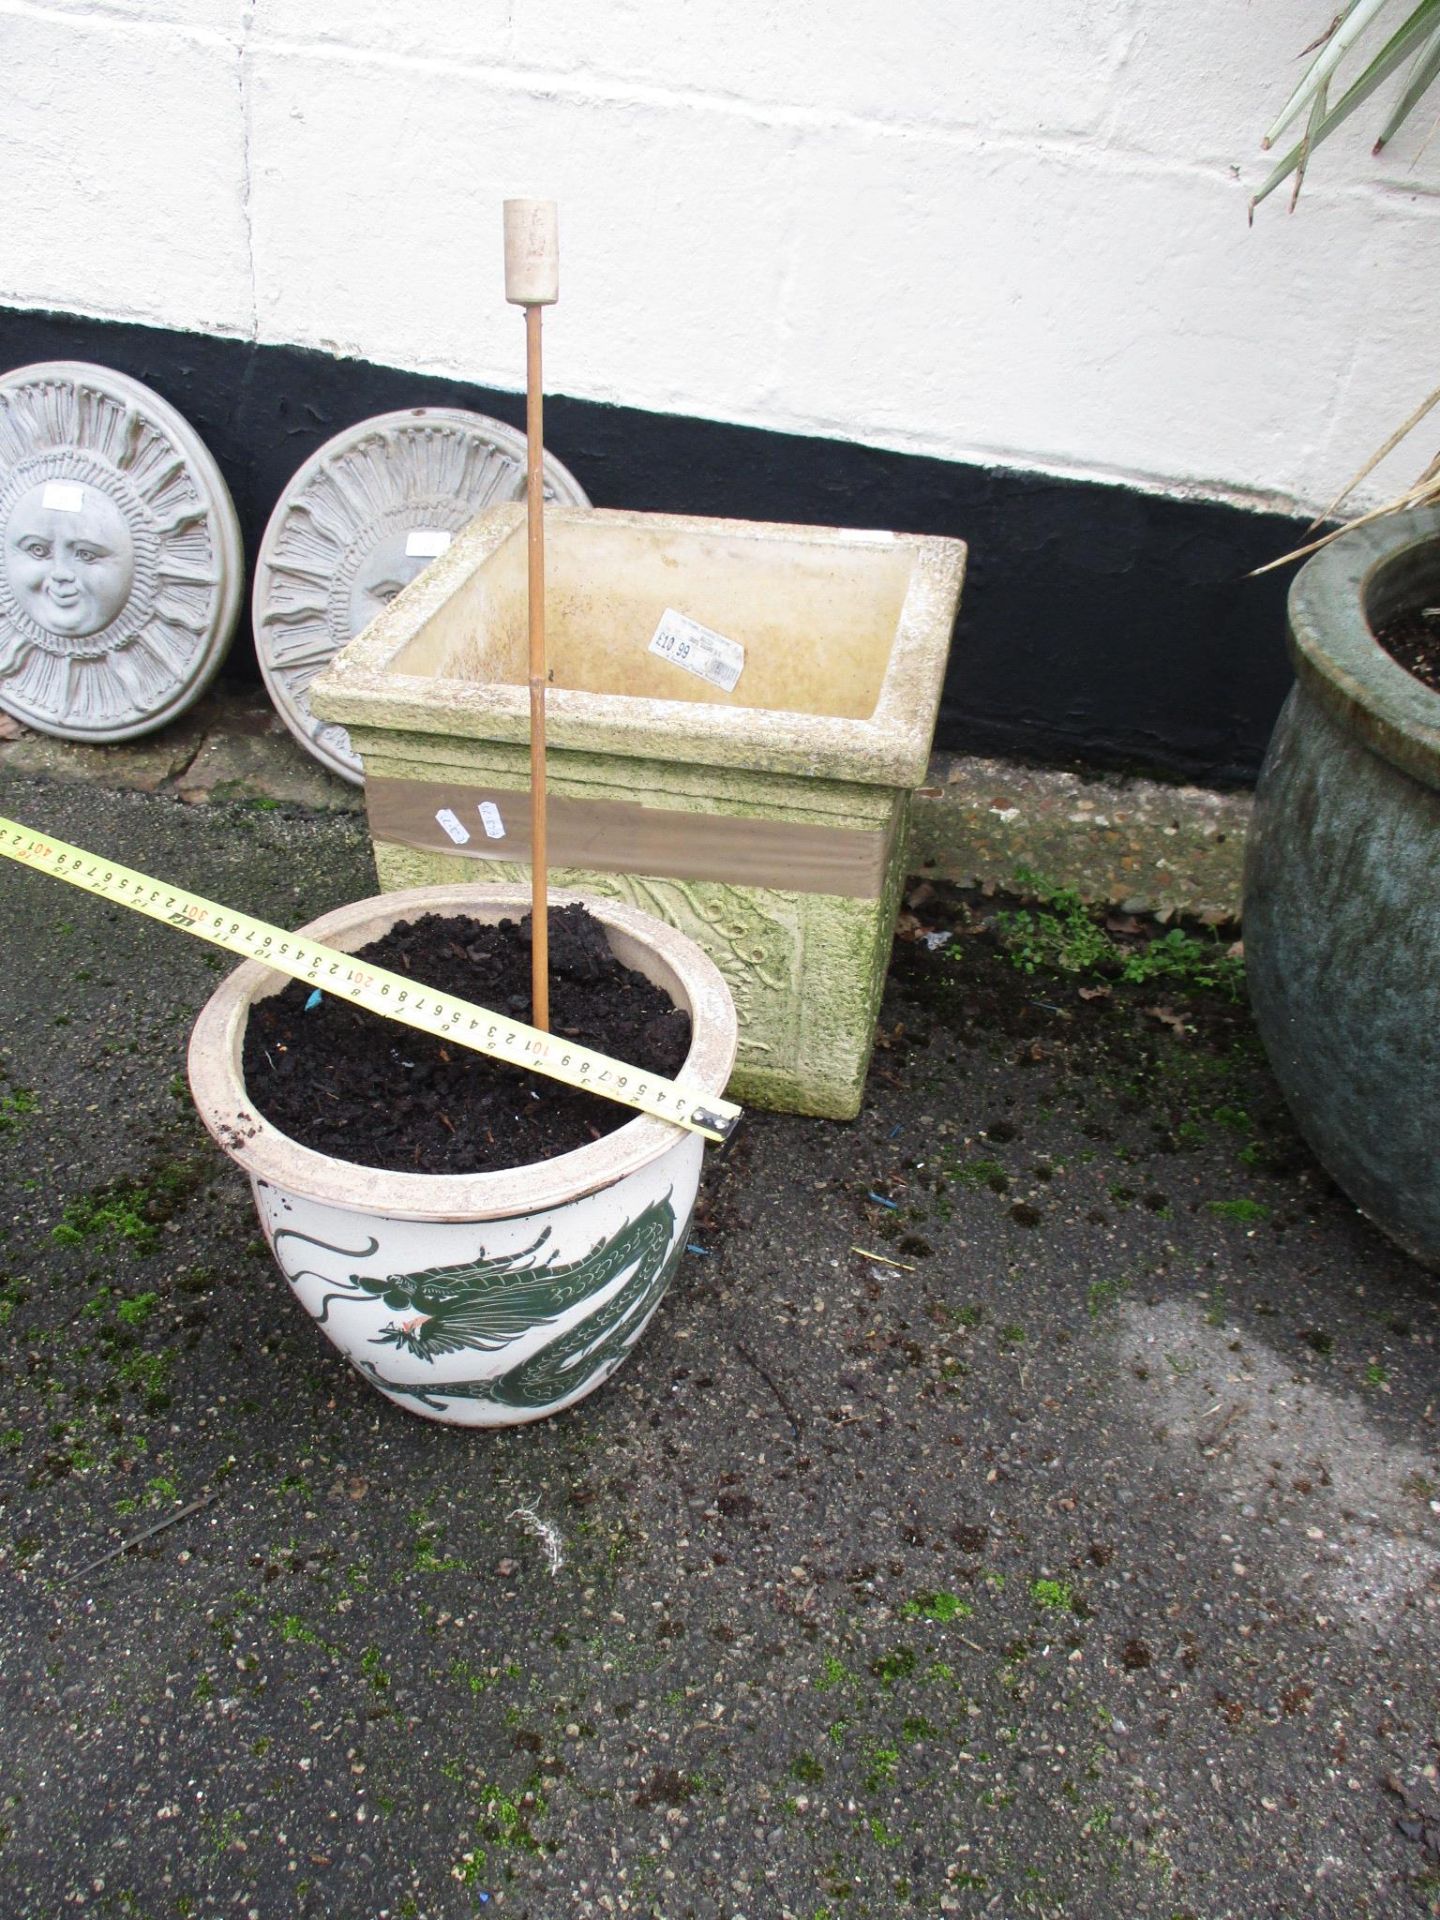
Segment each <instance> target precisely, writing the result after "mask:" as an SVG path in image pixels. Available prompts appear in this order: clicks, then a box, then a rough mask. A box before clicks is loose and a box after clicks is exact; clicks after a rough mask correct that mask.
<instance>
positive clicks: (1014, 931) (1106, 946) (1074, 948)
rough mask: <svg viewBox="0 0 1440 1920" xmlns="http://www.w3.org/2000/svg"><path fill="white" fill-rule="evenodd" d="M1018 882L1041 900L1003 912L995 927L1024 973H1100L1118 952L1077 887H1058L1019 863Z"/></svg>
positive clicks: (1016, 873)
mask: <svg viewBox="0 0 1440 1920" xmlns="http://www.w3.org/2000/svg"><path fill="white" fill-rule="evenodd" d="M1015 884H1016V885H1017V886H1018V887H1019V888H1020V890H1021V891H1022V892H1023V893H1025V894H1027V895H1028V896H1029V897H1030V898H1032V899H1033V900H1035V901H1036V902H1037V903H1038V904H1037V905H1036V906H1035V907H1034V908H1029V907H1020V908H1017V909H1015V910H1013V911H1007V912H1005V913H1000V914H997V915H996V916H995V927H996V931H997V933H998V934H999V936H1000V944H1001V946H1002V947H1003V948H1004V949H1005V952H1006V953H1007V954H1008V955H1009V956H1010V961H1011V964H1012V965H1013V966H1015V967H1018V968H1019V970H1020V972H1021V973H1038V972H1040V971H1041V970H1042V969H1044V970H1045V971H1047V972H1052V973H1053V972H1061V973H1094V972H1095V971H1096V970H1097V969H1099V968H1100V967H1101V966H1103V965H1104V964H1105V962H1107V961H1108V960H1110V959H1111V958H1112V957H1113V952H1114V949H1113V948H1112V946H1111V943H1110V941H1109V940H1108V939H1107V938H1106V937H1105V933H1104V931H1103V929H1102V928H1100V927H1098V926H1097V925H1096V924H1095V922H1094V921H1093V920H1092V919H1091V917H1090V911H1089V909H1088V908H1087V906H1086V905H1085V902H1084V901H1083V900H1082V899H1081V898H1080V896H1079V894H1078V893H1076V892H1074V891H1073V889H1071V888H1069V887H1057V886H1056V885H1055V884H1054V883H1053V881H1049V880H1046V879H1045V878H1044V877H1043V876H1042V875H1040V874H1038V873H1035V872H1033V871H1032V870H1031V869H1030V868H1029V867H1017V869H1016V871H1015Z"/></svg>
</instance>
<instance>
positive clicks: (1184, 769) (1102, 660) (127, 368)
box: [0, 308, 1298, 785]
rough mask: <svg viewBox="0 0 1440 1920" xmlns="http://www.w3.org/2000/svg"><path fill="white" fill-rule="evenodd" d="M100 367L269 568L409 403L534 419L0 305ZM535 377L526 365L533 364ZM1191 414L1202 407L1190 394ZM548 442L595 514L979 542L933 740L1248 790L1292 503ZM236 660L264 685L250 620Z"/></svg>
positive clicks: (461, 399)
mask: <svg viewBox="0 0 1440 1920" xmlns="http://www.w3.org/2000/svg"><path fill="white" fill-rule="evenodd" d="M36 360H89V361H94V362H97V363H98V364H100V365H102V366H106V367H112V368H116V369H118V370H119V371H120V372H122V373H128V374H130V375H132V376H133V377H134V378H135V379H137V380H143V381H144V382H145V383H146V384H147V385H148V386H151V387H153V388H154V389H155V391H156V392H157V393H159V394H161V395H162V396H163V397H164V398H165V399H167V400H169V401H170V402H171V404H172V405H173V406H175V407H178V408H179V410H180V411H181V413H183V414H184V415H185V416H186V418H187V419H188V420H189V421H190V422H191V423H192V425H193V426H194V427H195V429H196V430H197V432H198V433H199V434H200V435H201V437H202V438H203V439H204V440H205V442H206V444H207V445H208V446H209V448H210V450H211V452H212V453H213V454H214V456H215V458H216V460H217V461H218V463H219V465H220V468H221V471H222V472H223V473H224V475H225V479H226V482H227V484H228V485H229V487H230V490H231V493H232V494H233V495H234V499H235V506H236V509H237V511H238V513H239V515H240V523H241V527H242V529H243V531H244V535H245V545H246V551H247V555H248V557H249V558H250V560H251V561H252V562H253V559H254V556H255V552H256V550H257V548H258V546H259V543H260V537H261V535H262V533H263V532H264V529H265V523H266V521H267V520H268V518H269V516H270V512H271V509H272V508H273V506H274V504H275V501H276V500H277V498H278V497H279V494H280V491H281V489H282V488H283V487H284V485H285V484H286V482H287V481H288V480H289V479H290V477H291V475H292V474H293V473H294V471H295V469H296V468H297V467H298V466H299V465H300V464H301V462H302V461H303V460H304V459H306V458H307V456H308V455H309V454H311V453H312V452H313V451H314V450H315V448H316V447H318V446H319V445H320V444H321V443H322V442H323V441H325V440H327V439H328V438H329V437H330V436H331V434H333V433H336V432H338V431H339V430H340V429H341V428H342V427H346V426H349V425H351V424H353V423H354V422H355V421H357V420H363V419H365V418H366V417H367V416H368V415H370V414H375V413H384V412H388V411H390V410H392V409H394V408H397V407H405V406H458V407H468V408H471V409H472V410H474V411H476V412H479V413H485V414H489V415H491V416H492V417H493V418H496V419H500V420H505V421H507V422H509V424H510V425H511V426H515V427H520V428H523V427H524V423H525V422H524V399H523V396H522V395H519V394H514V393H498V392H495V391H493V390H491V389H490V388H487V387H473V386H467V385H465V384H464V383H463V382H460V381H455V380H439V379H434V378H431V377H427V376H425V375H421V374H414V373H406V372H403V371H401V370H400V369H397V368H394V367H382V366H375V365H372V364H370V363H369V362H367V361H361V360H334V359H331V358H330V357H329V356H327V355H325V354H320V353H311V352H308V351H305V350H303V349H301V348H298V347H269V346H257V345H254V344H253V343H250V342H248V341H241V340H228V339H216V338H211V337H209V336H206V335H203V334H194V333H180V332H169V331H166V330H163V329H160V328H156V327H139V326H121V325H116V324H114V323H111V322H106V321H100V320H89V319H84V318H82V317H80V316H77V315H72V314H56V313H40V312H32V311H25V310H19V309H14V308H0V371H3V370H7V369H10V368H13V367H19V366H23V365H25V364H27V363H29V362H31V361H36ZM517 375H518V368H517ZM1197 404H1198V402H1197ZM545 428H546V444H547V445H548V446H549V447H550V449H551V450H552V451H553V452H554V453H555V454H556V455H557V456H558V457H559V458H560V459H561V460H563V461H564V462H565V464H566V466H568V467H569V468H570V469H571V471H572V472H573V473H574V474H575V476H576V478H577V479H578V480H579V481H580V483H581V485H582V486H583V487H584V488H585V490H586V491H587V493H589V495H590V497H591V499H592V500H593V502H594V504H595V505H596V506H597V507H630V508H637V509H640V510H643V511H649V512H668V513H701V514H721V515H730V516H734V517H737V518H740V519H749V520H789V521H797V522H801V523H807V522H808V523H812V524H816V525H822V526H848V527H889V528H893V529H895V530H896V531H898V532H902V533H942V534H951V535H956V536H958V537H959V538H961V539H963V540H966V541H968V542H969V547H970V564H969V573H968V578H967V582H966V587H965V593H964V598H963V602H962V607H961V616H960V621H959V625H958V627H957V629H956V635H955V643H954V646H953V648H952V651H951V658H950V669H949V674H948V677H947V681H946V687H945V698H944V702H943V705H942V707H941V713H940V723H939V728H938V731H937V734H936V741H937V744H938V745H940V746H943V747H948V748H952V749H954V750H955V751H957V752H963V753H991V754H1007V755H1014V756H1023V757H1025V758H1029V759H1034V760H1042V761H1049V762H1052V763H1055V762H1058V763H1062V764H1066V765H1075V764H1081V765H1091V766H1095V767H1109V768H1115V767H1122V768H1133V769H1135V770H1137V771H1148V772H1155V773H1160V774H1165V775H1171V776H1179V777H1184V778H1188V779H1194V780H1199V781H1203V782H1208V783H1212V784H1221V785H1225V784H1236V783H1241V782H1245V781H1249V780H1252V779H1253V778H1254V776H1255V774H1256V772H1257V771H1258V768H1259V764H1260V759H1261V756H1262V755H1263V753H1264V749H1265V743H1266V740H1267V739H1268V737H1269V733H1270V728H1271V724H1272V723H1273V721H1274V718H1275V715H1276V713H1277V712H1278V711H1279V707H1280V703H1281V701H1282V699H1283V698H1284V695H1285V692H1286V689H1287V688H1288V686H1289V684H1290V673H1289V668H1288V666H1287V664H1286V661H1285V653H1284V598H1285V586H1286V581H1287V579H1288V574H1270V575H1267V576H1266V577H1265V578H1264V579H1261V580H1250V579H1247V578H1246V575H1247V573H1248V571H1249V569H1250V568H1252V567H1255V566H1258V565H1260V564H1261V563H1262V562H1264V561H1266V560H1270V559H1273V558H1274V557H1275V556H1276V555H1277V554H1280V553H1284V552H1285V551H1287V550H1288V548H1290V547H1291V546H1294V545H1295V544H1297V533H1298V525H1297V522H1295V521H1294V520H1291V519H1288V518H1286V517H1284V516H1282V515H1278V514H1265V513H1251V512H1246V511H1245V510H1244V509H1242V508H1238V507H1228V506H1223V505H1218V504H1215V503H1213V502H1206V501H1196V500H1175V499H1169V498H1165V497H1163V496H1161V495H1157V494H1148V493H1140V492H1137V491H1135V490H1133V489H1131V488H1127V487H1121V486H1113V485H1102V484H1099V483H1097V482H1094V481H1079V480H1059V479H1052V478H1050V477H1048V476H1044V475H1040V474H1033V473H1023V472H1017V471H1014V470H1011V469H1006V468H991V467H979V466H967V465H962V464H960V463H957V462H951V461H945V460H934V459H927V458H923V457H921V456H918V455H913V454H904V453H889V452H885V451H882V450H880V449H877V448H873V447H861V446H856V445H854V444H852V443H850V442H847V441H838V440H816V439H808V438H805V437H803V436H801V435H798V434H785V433H770V432H766V431H764V430H763V429H760V428H757V427H736V426H726V425H724V424H722V423H719V422H716V421H711V420H699V419H691V418H685V417H679V416H675V415H668V414H654V413H646V412H643V411H641V410H640V409H639V408H635V407H611V406H603V405H601V404H599V403H597V402H594V401H589V400H571V399H566V398H565V397H563V396H556V397H553V398H547V400H546V404H545ZM226 672H227V673H228V674H231V675H235V676H240V677H250V678H258V669H257V667H256V664H255V655H254V649H253V646H252V645H251V642H250V638H249V630H248V624H247V625H242V628H241V630H240V633H239V634H238V635H237V638H236V642H235V645H234V647H233V649H232V651H231V654H230V657H229V659H228V661H227V663H226Z"/></svg>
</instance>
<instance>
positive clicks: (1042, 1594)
mask: <svg viewBox="0 0 1440 1920" xmlns="http://www.w3.org/2000/svg"><path fill="white" fill-rule="evenodd" d="M1030 1598H1031V1599H1032V1600H1033V1601H1034V1602H1035V1604H1036V1606H1037V1607H1043V1608H1044V1609H1045V1611H1046V1612H1047V1613H1072V1612H1073V1611H1074V1609H1075V1590H1074V1588H1073V1587H1072V1586H1071V1585H1070V1583H1069V1581H1068V1580H1032V1581H1031V1582H1030Z"/></svg>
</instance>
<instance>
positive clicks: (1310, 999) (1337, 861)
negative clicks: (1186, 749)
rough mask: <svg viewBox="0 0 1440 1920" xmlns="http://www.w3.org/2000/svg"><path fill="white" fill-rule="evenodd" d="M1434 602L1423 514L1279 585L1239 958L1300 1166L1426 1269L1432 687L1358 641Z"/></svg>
mask: <svg viewBox="0 0 1440 1920" xmlns="http://www.w3.org/2000/svg"><path fill="white" fill-rule="evenodd" d="M1437 602H1440V511H1436V510H1429V511H1426V512H1424V513H1414V514H1408V515H1405V516H1403V517H1396V518H1395V519H1391V520H1382V521H1379V522H1377V523H1376V524H1375V525H1373V526H1370V527H1363V528H1357V529H1356V530H1355V531H1354V532H1353V533H1349V534H1347V535H1346V536H1345V537H1344V538H1343V539H1341V540H1337V541H1336V542H1335V543H1334V544H1333V545H1332V546H1330V547H1327V548H1326V549H1324V550H1323V551H1322V552H1321V553H1318V554H1317V555H1316V556H1315V557H1314V559H1312V560H1311V561H1310V562H1309V563H1308V565H1306V566H1305V567H1304V568H1303V569H1302V570H1301V572H1300V573H1299V575H1298V576H1297V577H1296V579H1295V582H1294V585H1293V586H1292V588H1291V590H1290V607H1289V613H1290V653H1291V658H1292V660H1293V662H1294V666H1295V674H1296V685H1295V688H1294V691H1293V692H1292V693H1291V695H1290V698H1289V700H1288V701H1287V703H1286V706H1285V709H1284V711H1283V713H1282V714H1281V716H1280V720H1279V722H1278V724H1277V726H1276V729H1275V735H1274V738H1273V739H1272V741H1271V743H1270V750H1269V753H1268V754H1267V756H1266V760H1265V766H1264V769H1263V770H1262V773H1261V776H1260V784H1259V788H1258V790H1257V793H1256V800H1255V815H1254V823H1253V825H1252V828H1251V831H1250V835H1249V840H1248V844H1247V850H1246V872H1245V959H1246V971H1247V973H1248V976H1249V981H1250V995H1251V1001H1252V1003H1253V1006H1254V1010H1255V1020H1256V1024H1257V1025H1258V1027H1259V1029H1260V1033H1261V1037H1262V1038H1263V1040H1264V1042H1265V1048H1266V1051H1267V1053H1268V1054H1269V1056H1270V1062H1271V1065H1272V1066H1273V1067H1274V1070H1275V1075H1276V1078H1277V1079H1278V1080H1279V1082H1280V1085H1281V1087H1282V1089H1283V1090H1284V1093H1285V1097H1286V1100H1287V1101H1288V1102H1289V1105H1290V1108H1291V1110H1292V1112H1293V1113H1294V1115H1295V1119H1296V1121H1297V1123H1298V1124H1299V1127H1300V1130H1301V1132H1302V1133H1303V1134H1304V1135H1305V1137H1306V1139H1307V1140H1308V1141H1309V1143H1310V1145H1311V1147H1312V1148H1313V1149H1314V1151H1315V1153H1316V1156H1317V1157H1318V1158H1319V1160H1320V1161H1321V1163H1322V1164H1323V1166H1324V1167H1325V1169H1326V1171H1327V1172H1328V1173H1329V1174H1330V1175H1331V1176H1332V1178H1333V1179H1334V1180H1335V1181H1336V1182H1337V1183H1338V1184H1339V1185H1340V1186H1341V1187H1342V1188H1343V1189H1344V1190H1345V1192H1346V1193H1347V1194H1348V1195H1349V1196H1350V1198H1351V1199H1352V1200H1353V1201H1354V1202H1355V1203H1356V1205H1357V1206H1359V1207H1360V1208H1361V1209H1362V1210H1363V1211H1364V1212H1365V1213H1367V1214H1368V1215H1369V1216H1370V1218H1371V1219H1372V1220H1373V1221H1374V1222H1375V1224H1376V1225H1377V1226H1378V1227H1380V1228H1381V1229H1382V1230H1383V1231H1384V1232H1385V1233H1387V1234H1388V1235H1389V1236H1390V1237H1391V1239H1393V1240H1395V1241H1396V1242H1397V1243H1398V1244H1399V1245H1400V1246H1401V1247H1403V1248H1404V1249H1405V1250H1406V1252H1408V1253H1410V1254H1412V1255H1414V1257H1415V1258H1416V1259H1417V1260H1420V1261H1422V1262H1423V1263H1424V1264H1425V1265H1427V1266H1431V1267H1437V1268H1440V1155H1437V1153H1436V1132H1437V1125H1440V885H1437V874H1440V694H1436V693H1432V692H1431V691H1430V690H1429V689H1428V688H1427V687H1425V686H1424V685H1423V684H1422V683H1421V682H1420V681H1419V680H1417V679H1416V678H1415V677H1414V676H1413V675H1412V674H1409V673H1407V672H1406V671H1405V669H1404V668H1403V667H1401V666H1399V665H1397V663H1396V662H1395V661H1394V660H1392V659H1391V658H1390V656H1389V654H1387V653H1386V652H1385V651H1384V649H1383V648H1382V647H1381V646H1380V644H1379V643H1378V641H1377V640H1376V639H1375V635H1374V629H1375V627H1377V626H1383V625H1384V624H1385V622H1386V621H1387V620H1388V619H1389V618H1390V617H1392V616H1393V615H1394V614H1396V613H1398V612H1400V611H1402V610H1403V609H1406V608H1409V607H1414V606H1417V605H1421V606H1424V605H1433V604H1436V603H1437Z"/></svg>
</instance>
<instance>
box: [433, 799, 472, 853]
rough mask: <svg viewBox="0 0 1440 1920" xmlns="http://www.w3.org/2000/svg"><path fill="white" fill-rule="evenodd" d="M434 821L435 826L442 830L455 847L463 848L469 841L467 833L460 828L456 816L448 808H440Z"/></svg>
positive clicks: (464, 829)
mask: <svg viewBox="0 0 1440 1920" xmlns="http://www.w3.org/2000/svg"><path fill="white" fill-rule="evenodd" d="M435 819H436V823H437V825H439V826H441V827H443V828H444V830H445V832H446V833H448V834H449V836H450V838H451V839H452V840H453V841H454V842H455V844H456V846H457V847H463V846H464V845H465V844H466V842H467V841H468V840H469V838H470V835H469V832H468V831H467V830H466V828H464V827H462V826H461V824H460V821H459V818H458V816H457V815H456V814H455V813H454V812H453V811H452V810H451V809H450V808H449V807H441V809H440V811H439V812H438V813H437V814H436V816H435Z"/></svg>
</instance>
